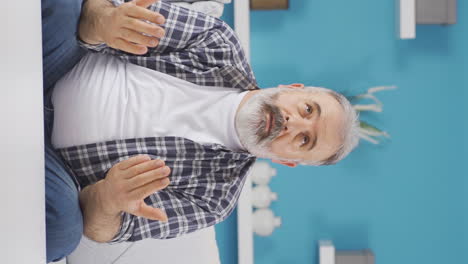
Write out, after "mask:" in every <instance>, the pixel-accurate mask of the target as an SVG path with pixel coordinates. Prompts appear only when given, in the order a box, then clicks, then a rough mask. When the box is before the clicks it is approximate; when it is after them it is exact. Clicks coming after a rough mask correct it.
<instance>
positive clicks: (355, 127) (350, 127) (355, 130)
mask: <svg viewBox="0 0 468 264" xmlns="http://www.w3.org/2000/svg"><path fill="white" fill-rule="evenodd" d="M304 89H305V90H306V91H310V92H325V93H328V94H329V95H331V96H333V98H335V99H336V100H337V101H338V103H339V104H340V105H341V107H342V108H343V112H344V114H345V117H344V127H343V130H342V131H341V138H342V142H341V144H340V146H339V147H338V150H337V151H336V152H335V153H334V154H333V155H331V156H330V157H328V158H326V159H325V160H322V161H318V162H317V161H308V160H298V162H299V163H300V164H303V165H315V166H321V165H332V164H335V163H337V162H338V161H340V160H342V159H344V158H345V157H346V156H347V155H348V154H349V153H350V152H351V151H352V150H353V149H354V148H355V147H356V146H357V145H358V144H359V115H358V113H357V111H356V110H355V109H354V108H353V106H352V105H351V103H350V102H349V101H348V99H347V98H346V97H345V96H344V95H342V94H340V93H337V92H335V91H333V90H330V89H327V88H322V87H305V88H304Z"/></svg>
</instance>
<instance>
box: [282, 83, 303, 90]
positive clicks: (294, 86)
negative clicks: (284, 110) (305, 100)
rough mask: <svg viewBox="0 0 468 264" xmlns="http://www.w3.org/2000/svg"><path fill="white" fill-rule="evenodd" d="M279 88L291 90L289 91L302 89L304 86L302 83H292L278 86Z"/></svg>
mask: <svg viewBox="0 0 468 264" xmlns="http://www.w3.org/2000/svg"><path fill="white" fill-rule="evenodd" d="M278 87H279V88H291V89H302V88H304V84H302V83H292V84H288V85H284V84H280V85H278Z"/></svg>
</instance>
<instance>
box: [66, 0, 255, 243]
mask: <svg viewBox="0 0 468 264" xmlns="http://www.w3.org/2000/svg"><path fill="white" fill-rule="evenodd" d="M113 3H114V4H115V5H119V4H121V2H119V1H116V0H114V1H113ZM149 9H151V10H153V11H155V12H159V13H161V14H162V15H163V16H165V17H166V23H165V25H164V27H165V30H166V35H165V36H164V37H163V38H162V39H161V41H160V43H159V45H158V46H157V47H156V48H150V49H149V52H148V53H147V54H146V55H143V56H136V55H132V54H128V53H125V52H122V51H117V50H114V49H111V48H109V47H107V46H106V45H87V44H85V43H82V45H83V46H84V47H86V48H88V49H91V50H94V51H97V52H102V53H108V54H112V55H115V56H118V57H120V58H122V59H124V60H127V61H129V62H131V63H135V64H138V65H140V66H144V67H147V68H150V69H154V70H156V71H160V72H163V73H166V74H169V75H172V76H175V77H178V78H181V79H184V80H187V81H190V82H192V83H195V84H198V85H204V86H221V87H231V88H237V89H241V90H251V89H257V85H256V82H255V79H254V76H253V73H252V71H251V69H250V66H249V64H248V63H247V60H246V58H245V55H244V53H243V51H242V48H241V45H240V43H239V40H238V39H237V37H236V35H235V34H234V32H233V31H232V29H231V28H229V26H228V25H226V24H225V23H224V22H223V21H221V20H219V19H216V18H213V17H210V16H206V15H204V14H202V13H198V12H194V11H190V10H188V9H184V8H181V7H178V6H175V5H171V4H168V3H164V2H157V3H156V4H154V5H152V6H151V7H150V8H149ZM59 151H60V153H61V155H62V157H63V158H64V159H65V161H66V162H67V164H68V165H69V166H70V167H71V169H72V171H73V172H74V173H75V176H76V177H77V179H78V182H79V184H80V186H81V187H82V188H83V187H85V186H87V185H89V184H93V183H95V182H97V181H99V180H101V179H103V178H105V176H106V174H107V171H108V170H109V169H110V168H111V167H112V166H113V165H114V164H116V163H118V162H119V161H122V160H124V159H127V158H129V157H131V156H134V155H137V154H148V155H150V156H151V157H152V158H153V159H162V160H164V161H165V163H166V165H167V166H169V167H170V168H171V175H170V176H169V178H170V180H171V184H170V185H169V186H168V187H166V188H165V189H163V190H161V191H158V192H156V193H154V194H152V195H150V196H149V197H148V198H146V199H145V202H146V203H147V204H149V205H151V206H154V207H157V208H161V209H163V210H164V211H165V212H166V214H167V216H168V222H167V223H164V222H160V221H153V220H149V219H145V218H142V217H137V216H134V215H131V214H128V213H122V224H121V228H120V231H119V232H118V234H117V235H116V236H115V237H114V239H113V240H112V241H111V242H121V241H137V240H141V239H145V238H159V239H167V238H173V237H177V236H180V235H183V234H186V233H190V232H193V231H196V230H199V229H202V228H205V227H208V226H211V225H214V224H216V223H218V222H221V221H222V220H224V219H225V218H226V217H227V216H229V214H230V213H231V212H232V211H233V209H234V208H235V205H236V203H237V200H238V198H239V195H240V192H241V189H242V186H243V184H244V181H245V177H246V175H247V173H248V170H249V168H250V167H251V165H252V164H253V163H254V162H255V157H254V156H252V155H251V154H249V153H246V152H234V151H231V150H229V149H226V148H225V147H224V146H221V145H218V144H210V145H206V144H199V143H196V142H193V141H191V140H188V139H184V138H180V137H153V138H139V139H125V140H114V141H109V142H102V143H96V144H88V145H82V146H75V147H70V148H64V149H60V150H59Z"/></svg>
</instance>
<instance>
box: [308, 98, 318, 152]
mask: <svg viewBox="0 0 468 264" xmlns="http://www.w3.org/2000/svg"><path fill="white" fill-rule="evenodd" d="M312 104H313V105H314V108H315V109H317V112H318V116H317V117H318V118H320V114H322V108H320V105H319V104H317V102H312ZM318 118H317V121H318ZM315 145H317V131H315V138H314V140H313V141H312V144H310V146H309V148H308V149H307V151H311V150H312V149H313V148H314V147H315Z"/></svg>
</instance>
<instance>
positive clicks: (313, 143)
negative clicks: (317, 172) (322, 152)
mask: <svg viewBox="0 0 468 264" xmlns="http://www.w3.org/2000/svg"><path fill="white" fill-rule="evenodd" d="M315 145H317V135H315V138H314V141H312V144H310V146H309V148H308V149H307V151H311V150H312V149H313V148H314V147H315Z"/></svg>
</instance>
